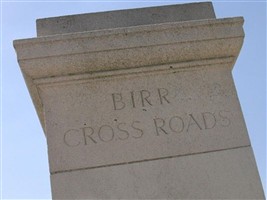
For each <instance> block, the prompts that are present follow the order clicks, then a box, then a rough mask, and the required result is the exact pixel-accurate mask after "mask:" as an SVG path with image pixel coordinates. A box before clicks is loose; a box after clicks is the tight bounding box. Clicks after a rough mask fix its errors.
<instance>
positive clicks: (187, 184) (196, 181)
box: [51, 147, 264, 199]
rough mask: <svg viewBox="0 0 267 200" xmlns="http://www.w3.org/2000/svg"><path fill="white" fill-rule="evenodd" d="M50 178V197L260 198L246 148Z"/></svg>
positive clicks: (261, 197)
mask: <svg viewBox="0 0 267 200" xmlns="http://www.w3.org/2000/svg"><path fill="white" fill-rule="evenodd" d="M51 180H52V188H53V198H55V199H59V198H63V199H76V198H77V197H79V199H88V198H91V199H264V196H263V191H262V190H261V189H260V188H261V183H260V181H259V175H258V173H257V169H256V166H255V160H254V157H253V154H252V150H251V148H250V147H245V148H238V149H230V150H226V151H217V152H212V153H205V154H197V155H191V156H182V157H177V158H171V159H163V160H156V161H148V162H140V163H135V164H125V165H119V166H112V167H103V168H96V169H90V170H82V171H73V172H68V173H58V174H53V175H52V176H51ZM259 190H261V191H259Z"/></svg>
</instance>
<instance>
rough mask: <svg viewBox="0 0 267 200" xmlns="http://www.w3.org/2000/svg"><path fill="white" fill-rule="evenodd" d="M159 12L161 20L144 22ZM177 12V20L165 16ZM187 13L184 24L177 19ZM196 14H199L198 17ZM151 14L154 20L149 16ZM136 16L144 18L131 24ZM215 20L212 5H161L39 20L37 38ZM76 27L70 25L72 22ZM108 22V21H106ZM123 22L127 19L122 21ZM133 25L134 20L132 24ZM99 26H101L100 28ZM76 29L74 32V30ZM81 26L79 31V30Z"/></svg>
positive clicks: (194, 3)
mask: <svg viewBox="0 0 267 200" xmlns="http://www.w3.org/2000/svg"><path fill="white" fill-rule="evenodd" d="M158 9H160V11H161V12H160V14H163V16H160V17H159V18H154V19H152V21H153V23H151V22H149V23H148V22H144V20H142V19H143V18H148V17H149V18H151V17H152V16H153V13H155V12H157V11H158ZM174 9H175V13H174V14H175V18H174V19H173V16H172V17H170V15H168V17H166V16H164V14H166V13H168V12H169V11H173V10H174ZM182 11H187V13H190V16H186V19H184V20H177V17H178V18H179V17H182V16H183V14H182V13H183V12H182ZM195 12H197V14H196V13H195ZM150 13H152V16H151V15H150ZM134 15H139V16H140V15H142V18H141V19H140V18H138V19H137V21H138V22H137V21H135V20H134V22H132V23H131V22H129V19H131V17H132V16H134ZM107 17H112V23H111V24H112V25H111V24H109V23H108V24H106V23H104V24H102V23H101V22H102V20H103V18H107ZM125 17H126V18H127V20H126V21H127V24H126V25H123V24H125V22H121V18H125ZM210 18H216V16H215V12H214V8H213V5H212V2H210V1H207V2H192V3H183V4H172V5H161V6H152V7H143V8H131V9H126V10H125V9H122V10H112V11H102V12H95V13H82V14H76V15H66V16H57V17H49V18H43V19H37V20H36V27H37V35H38V37H40V36H41V37H43V36H47V35H56V34H66V33H74V32H84V31H93V30H101V29H102V30H103V29H111V28H112V29H114V28H122V27H129V26H140V25H149V24H159V23H166V22H175V21H177V22H178V21H180V22H181V21H191V20H197V19H210ZM91 20H96V21H98V23H97V24H98V25H97V26H96V27H94V25H90V23H88V21H91ZM73 21H74V22H75V24H72V25H70V24H71V23H72V22H73ZM105 21H106V20H105ZM123 21H124V19H123ZM130 21H131V20H130ZM99 24H100V25H99ZM72 26H74V28H73V27H72ZM77 26H78V28H77Z"/></svg>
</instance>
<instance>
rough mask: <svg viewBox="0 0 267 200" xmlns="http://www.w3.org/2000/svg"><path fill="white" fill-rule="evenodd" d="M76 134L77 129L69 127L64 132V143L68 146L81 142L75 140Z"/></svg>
mask: <svg viewBox="0 0 267 200" xmlns="http://www.w3.org/2000/svg"><path fill="white" fill-rule="evenodd" d="M77 134H79V130H77V129H70V130H68V131H66V132H65V133H64V143H65V144H66V145H67V146H69V147H75V146H78V145H79V144H80V143H81V142H80V140H77V138H76V137H77Z"/></svg>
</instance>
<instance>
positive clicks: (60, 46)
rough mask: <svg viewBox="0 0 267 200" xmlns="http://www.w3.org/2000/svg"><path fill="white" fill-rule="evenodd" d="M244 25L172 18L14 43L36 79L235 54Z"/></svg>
mask: <svg viewBox="0 0 267 200" xmlns="http://www.w3.org/2000/svg"><path fill="white" fill-rule="evenodd" d="M242 25H243V18H242V17H237V18H225V19H208V20H202V21H197V20H196V21H189V22H171V23H162V24H154V25H143V26H136V27H126V28H116V29H109V30H98V31H88V32H80V33H70V34H63V35H52V36H45V37H39V38H38V37H37V38H32V39H24V40H17V41H14V46H15V48H16V50H17V54H18V60H19V63H20V66H21V68H22V71H23V72H24V73H26V74H27V75H29V76H30V77H32V78H33V79H35V78H43V77H54V76H65V75H69V74H80V73H88V72H95V71H109V70H114V69H125V68H132V67H139V66H149V65H153V64H155V63H157V64H158V63H166V62H167V63H176V62H185V61H192V60H201V59H210V58H220V57H228V56H232V57H235V56H237V55H238V53H239V50H240V48H241V45H242V42H243V37H244V33H243V29H242ZM126 38H127V39H126ZM22 50H23V51H22ZM149 51H151V52H152V51H153V55H152V53H151V55H150V53H149ZM152 56H153V57H152ZM100 58H101V59H100ZM105 58H106V59H105ZM140 59H141V60H140ZM159 59H160V60H162V62H158V61H159ZM137 60H139V61H137ZM153 60H154V62H153ZM73 63H75V64H73ZM66 69H67V70H66Z"/></svg>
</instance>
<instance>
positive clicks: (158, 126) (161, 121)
mask: <svg viewBox="0 0 267 200" xmlns="http://www.w3.org/2000/svg"><path fill="white" fill-rule="evenodd" d="M154 124H155V128H156V133H157V135H159V133H160V132H163V133H165V134H168V133H167V131H166V130H164V129H163V127H164V126H165V120H164V119H161V118H156V119H154ZM159 130H160V131H159Z"/></svg>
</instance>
